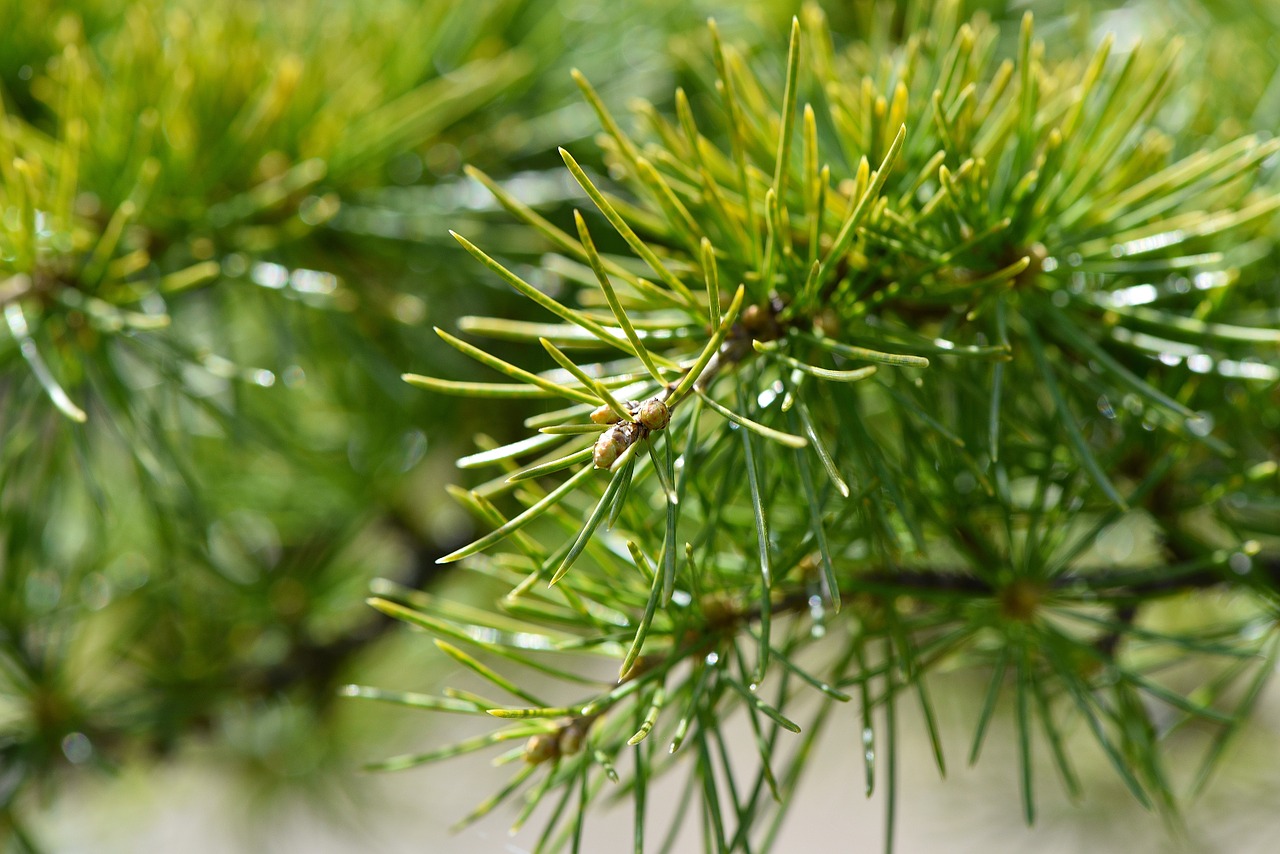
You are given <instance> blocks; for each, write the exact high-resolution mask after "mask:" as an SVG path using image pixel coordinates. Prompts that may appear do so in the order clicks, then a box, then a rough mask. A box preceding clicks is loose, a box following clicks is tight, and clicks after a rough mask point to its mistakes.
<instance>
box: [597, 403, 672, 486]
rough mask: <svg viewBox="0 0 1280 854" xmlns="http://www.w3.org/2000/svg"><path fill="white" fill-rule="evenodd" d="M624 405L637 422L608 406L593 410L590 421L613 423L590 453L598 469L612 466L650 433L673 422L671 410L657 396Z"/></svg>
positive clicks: (601, 435)
mask: <svg viewBox="0 0 1280 854" xmlns="http://www.w3.org/2000/svg"><path fill="white" fill-rule="evenodd" d="M623 405H624V406H625V407H626V409H627V412H628V413H630V414H631V416H632V418H634V419H635V420H634V421H624V420H622V418H621V416H619V415H618V413H617V412H615V411H614V410H613V409H611V408H610V407H608V406H601V407H600V408H598V409H596V410H595V411H594V412H592V413H591V420H592V421H594V422H596V423H597V424H611V425H612V426H611V427H610V428H609V429H608V430H605V431H604V432H603V433H601V434H600V438H599V439H597V440H596V446H595V450H594V451H592V454H591V458H592V460H593V461H594V462H595V465H596V468H599V469H607V468H611V467H612V466H613V464H614V463H615V462H617V461H618V457H620V456H622V453H623V452H624V451H626V450H627V448H630V447H631V446H632V445H634V444H635V443H636V442H638V441H640V440H641V439H643V438H645V437H646V436H648V435H649V434H650V433H651V432H653V431H655V430H662V429H664V428H665V427H666V426H667V424H669V423H670V422H671V410H670V409H669V408H668V407H667V404H666V403H665V402H663V401H662V400H661V399H659V398H658V397H651V398H649V399H648V400H645V401H644V402H643V403H640V402H637V401H634V400H629V401H627V402H626V403H625V404H623Z"/></svg>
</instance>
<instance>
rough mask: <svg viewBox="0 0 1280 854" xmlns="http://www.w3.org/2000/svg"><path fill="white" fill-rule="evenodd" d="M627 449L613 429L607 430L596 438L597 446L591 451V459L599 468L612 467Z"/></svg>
mask: <svg viewBox="0 0 1280 854" xmlns="http://www.w3.org/2000/svg"><path fill="white" fill-rule="evenodd" d="M623 450H625V449H624V448H623V447H622V443H621V442H619V441H618V437H617V436H615V435H613V431H612V430H606V431H604V432H603V433H601V434H600V438H599V439H596V446H595V448H594V449H593V450H592V451H591V460H592V462H594V463H595V464H596V468H598V469H607V468H612V467H613V464H614V463H615V462H617V461H618V455H619V454H621V453H622V452H623Z"/></svg>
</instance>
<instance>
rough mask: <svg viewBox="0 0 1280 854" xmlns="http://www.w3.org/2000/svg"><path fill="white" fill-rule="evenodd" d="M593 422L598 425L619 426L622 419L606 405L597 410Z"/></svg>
mask: <svg viewBox="0 0 1280 854" xmlns="http://www.w3.org/2000/svg"><path fill="white" fill-rule="evenodd" d="M591 420H592V421H594V422H595V423H596V424H617V423H618V422H619V421H621V420H622V418H621V417H620V416H619V415H618V413H616V412H614V411H613V409H612V408H611V407H610V406H609V405H608V404H607V403H606V404H603V405H601V406H597V407H596V408H595V411H593V412H592V413H591Z"/></svg>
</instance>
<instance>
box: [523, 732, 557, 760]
mask: <svg viewBox="0 0 1280 854" xmlns="http://www.w3.org/2000/svg"><path fill="white" fill-rule="evenodd" d="M559 755H560V737H559V734H558V733H554V732H540V733H538V734H537V735H535V736H533V737H532V738H530V739H529V740H528V741H526V742H525V744H524V761H525V762H528V763H529V764H530V765H540V764H542V763H543V762H546V761H547V760H548V759H555V758H556V757H557V756H559Z"/></svg>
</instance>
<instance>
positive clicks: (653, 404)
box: [636, 397, 671, 430]
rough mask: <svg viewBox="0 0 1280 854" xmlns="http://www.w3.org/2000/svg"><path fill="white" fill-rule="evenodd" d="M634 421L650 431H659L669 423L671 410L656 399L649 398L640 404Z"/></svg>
mask: <svg viewBox="0 0 1280 854" xmlns="http://www.w3.org/2000/svg"><path fill="white" fill-rule="evenodd" d="M636 420H637V421H639V422H640V423H641V424H643V425H644V426H645V427H647V428H648V429H650V430H661V429H662V428H664V427H666V426H667V424H669V423H670V422H671V410H669V409H668V408H667V405H666V404H665V403H663V402H662V401H661V400H658V399H657V398H656V397H651V398H649V399H648V400H646V401H645V402H644V403H642V404H640V411H639V412H638V413H637V414H636Z"/></svg>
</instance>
